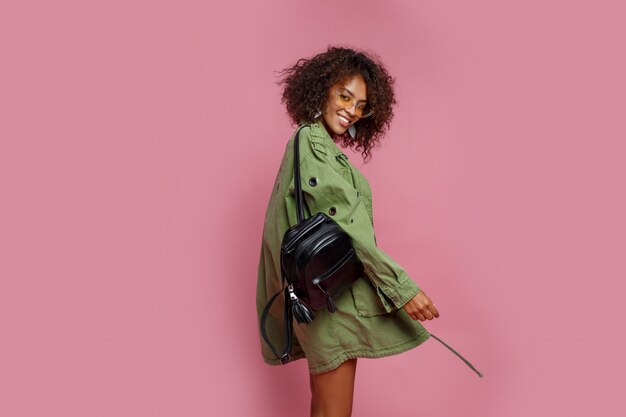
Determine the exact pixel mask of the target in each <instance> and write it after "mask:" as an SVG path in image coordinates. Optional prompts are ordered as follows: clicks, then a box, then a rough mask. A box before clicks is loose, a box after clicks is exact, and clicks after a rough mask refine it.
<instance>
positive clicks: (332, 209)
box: [328, 207, 337, 216]
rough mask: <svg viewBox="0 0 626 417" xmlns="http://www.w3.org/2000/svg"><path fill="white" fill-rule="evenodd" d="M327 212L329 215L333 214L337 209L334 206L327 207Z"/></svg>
mask: <svg viewBox="0 0 626 417" xmlns="http://www.w3.org/2000/svg"><path fill="white" fill-rule="evenodd" d="M328 214H330V215H331V216H334V215H335V214H337V209H336V208H335V207H331V208H329V209H328Z"/></svg>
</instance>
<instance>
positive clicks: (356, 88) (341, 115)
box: [322, 75, 367, 136]
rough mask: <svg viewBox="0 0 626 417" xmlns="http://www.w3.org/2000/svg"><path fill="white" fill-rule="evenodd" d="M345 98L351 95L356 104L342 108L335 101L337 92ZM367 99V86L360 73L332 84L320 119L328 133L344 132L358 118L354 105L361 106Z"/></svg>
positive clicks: (338, 133)
mask: <svg viewBox="0 0 626 417" xmlns="http://www.w3.org/2000/svg"><path fill="white" fill-rule="evenodd" d="M338 93H339V94H340V96H339V99H340V100H341V99H342V97H344V99H347V98H348V97H351V98H352V99H354V100H356V105H353V106H352V107H350V108H347V109H344V108H343V107H341V106H339V104H338V103H337V100H338V98H337V94H338ZM366 100H367V86H366V85H365V81H364V80H363V77H361V76H360V75H356V76H353V77H351V78H348V79H346V80H344V81H343V82H340V83H337V84H335V85H333V86H332V87H331V88H330V90H329V91H328V99H327V100H326V108H325V109H324V112H323V116H322V121H323V123H324V127H326V130H327V131H328V133H329V134H330V135H331V136H333V135H337V136H341V135H343V134H344V133H346V130H348V127H350V125H352V124H354V123H356V122H357V121H358V120H359V118H360V117H359V116H358V115H357V109H356V106H361V105H362V104H361V103H365V101H366Z"/></svg>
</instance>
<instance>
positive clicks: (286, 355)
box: [261, 274, 293, 365]
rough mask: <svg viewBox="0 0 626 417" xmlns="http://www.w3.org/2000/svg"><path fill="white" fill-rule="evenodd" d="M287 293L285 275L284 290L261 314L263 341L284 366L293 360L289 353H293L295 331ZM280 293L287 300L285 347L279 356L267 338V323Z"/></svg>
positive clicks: (273, 297)
mask: <svg viewBox="0 0 626 417" xmlns="http://www.w3.org/2000/svg"><path fill="white" fill-rule="evenodd" d="M287 292H288V289H287V288H285V275H284V274H283V279H282V288H281V289H280V290H278V292H277V293H276V294H274V295H273V296H272V298H271V299H270V300H269V301H268V303H267V305H266V306H265V308H264V309H263V314H261V336H263V340H265V343H267V345H268V346H269V347H270V349H272V352H273V353H274V356H276V358H278V359H280V362H281V363H282V364H283V365H284V364H286V363H287V362H289V361H290V360H291V357H290V355H289V353H290V352H291V332H292V330H293V324H292V319H293V313H292V312H291V299H290V298H289V295H288V294H287ZM280 293H283V294H284V299H285V312H284V321H285V347H284V349H283V353H282V354H280V355H279V354H278V352H277V351H276V348H275V347H274V345H273V344H272V342H270V339H269V337H268V336H267V331H266V321H267V315H268V314H269V312H270V308H271V307H272V304H274V301H276V298H277V297H278V296H279V295H280Z"/></svg>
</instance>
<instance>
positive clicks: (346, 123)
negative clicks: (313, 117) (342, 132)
mask: <svg viewBox="0 0 626 417" xmlns="http://www.w3.org/2000/svg"><path fill="white" fill-rule="evenodd" d="M337 118H338V119H339V124H341V125H342V126H343V127H348V126H350V124H351V123H350V120H348V119H347V118H346V117H344V116H342V115H340V114H338V115H337Z"/></svg>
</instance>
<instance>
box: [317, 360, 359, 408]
mask: <svg viewBox="0 0 626 417" xmlns="http://www.w3.org/2000/svg"><path fill="white" fill-rule="evenodd" d="M355 375H356V359H350V360H347V361H346V362H344V363H342V364H341V365H340V366H339V367H338V368H336V369H333V370H332V371H329V372H324V373H322V374H319V375H311V394H312V396H311V417H350V416H351V415H352V399H353V397H354V377H355Z"/></svg>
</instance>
